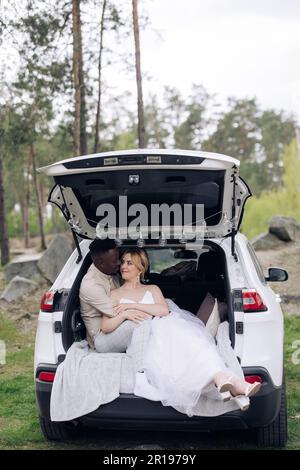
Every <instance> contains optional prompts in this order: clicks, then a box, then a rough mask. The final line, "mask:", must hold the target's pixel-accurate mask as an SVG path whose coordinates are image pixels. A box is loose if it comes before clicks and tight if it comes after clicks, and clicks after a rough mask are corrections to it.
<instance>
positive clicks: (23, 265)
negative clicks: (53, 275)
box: [3, 254, 41, 282]
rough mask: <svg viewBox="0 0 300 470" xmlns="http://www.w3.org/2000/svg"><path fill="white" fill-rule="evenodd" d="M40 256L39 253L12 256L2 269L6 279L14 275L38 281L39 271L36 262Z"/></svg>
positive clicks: (8, 279)
mask: <svg viewBox="0 0 300 470" xmlns="http://www.w3.org/2000/svg"><path fill="white" fill-rule="evenodd" d="M40 258H41V254H35V255H33V254H29V255H21V256H17V257H16V258H14V259H13V260H12V261H11V262H10V263H8V264H7V265H6V266H5V267H4V269H3V272H4V276H5V279H6V281H7V282H9V281H11V280H12V279H13V278H14V277H15V276H21V277H25V278H27V279H34V280H36V281H39V280H40V279H41V273H40V271H39V269H38V266H37V264H38V261H39V259H40Z"/></svg>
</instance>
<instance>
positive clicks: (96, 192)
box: [55, 168, 225, 226]
mask: <svg viewBox="0 0 300 470" xmlns="http://www.w3.org/2000/svg"><path fill="white" fill-rule="evenodd" d="M132 176H136V177H137V178H136V180H138V183H137V184H131V183H130V177H132ZM224 176H225V171H223V170H216V171H209V170H201V171H197V170H172V171H171V170H163V169H160V170H159V169H157V170H139V169H137V168H135V169H132V170H123V171H120V170H119V171H110V172H97V173H87V174H78V175H67V176H57V177H56V178H55V179H56V182H57V183H58V184H60V185H61V186H65V187H66V186H67V187H70V188H72V189H73V192H74V194H75V195H76V197H77V199H78V202H79V203H80V205H81V207H82V209H83V212H84V214H85V216H86V218H87V219H88V221H89V223H90V224H91V225H92V224H93V223H94V224H95V225H96V224H97V222H98V220H99V218H97V216H96V211H97V208H98V206H99V205H100V204H103V203H106V204H107V203H109V204H112V205H113V206H114V207H115V209H116V213H117V220H118V207H119V199H118V198H119V196H127V204H128V206H129V205H132V204H134V203H140V204H144V205H145V206H146V207H147V209H148V213H149V214H150V213H151V204H163V203H166V204H168V205H169V206H171V205H172V204H175V203H179V204H180V205H181V206H183V205H184V204H192V205H193V208H195V206H196V204H203V205H204V217H205V220H206V223H207V225H210V226H213V225H217V224H218V223H219V221H220V218H221V215H222V214H221V211H222V205H223V188H224ZM135 217H136V216H135ZM132 219H134V217H132ZM195 222H196V209H195V210H193V223H195ZM128 223H130V218H129V217H128Z"/></svg>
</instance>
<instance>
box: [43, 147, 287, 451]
mask: <svg viewBox="0 0 300 470" xmlns="http://www.w3.org/2000/svg"><path fill="white" fill-rule="evenodd" d="M40 171H42V172H44V173H45V174H47V175H49V176H53V178H54V180H55V186H54V188H53V189H52V191H51V193H50V196H49V201H50V202H52V203H53V204H56V205H57V206H58V207H59V208H60V210H61V211H62V213H63V215H64V217H65V218H66V220H67V221H68V223H69V225H70V227H71V230H72V233H73V235H74V239H75V242H76V250H75V251H74V252H73V254H72V255H71V257H70V258H69V260H68V261H67V263H66V264H65V266H64V268H63V270H62V271H61V273H60V274H59V276H58V277H57V279H56V281H55V282H54V284H53V286H52V287H51V288H50V290H49V291H48V292H46V293H45V294H44V296H43V298H42V301H41V310H40V313H39V322H38V329H37V335H36V345H35V361H34V362H35V364H34V368H35V383H36V396H37V403H38V408H39V415H40V423H41V428H42V431H43V433H44V435H45V437H46V438H48V439H51V440H63V439H67V438H69V437H71V436H72V435H73V433H74V432H75V431H76V430H77V429H78V428H79V426H78V424H85V425H91V426H99V427H101V428H102V429H103V427H105V428H112V429H113V428H117V429H120V428H121V427H123V428H125V429H147V430H149V429H151V428H153V429H155V428H156V429H160V430H161V429H171V430H176V429H177V430H195V431H208V430H220V429H222V430H226V429H254V430H255V431H256V434H257V439H258V443H259V444H260V445H265V446H284V445H285V444H286V440H287V412H286V393H285V383H284V371H283V369H284V367H283V340H284V326H283V315H282V311H281V308H280V304H279V302H278V298H277V297H276V295H275V294H274V292H273V291H272V290H271V288H270V287H269V286H268V284H267V281H284V280H286V279H287V273H286V271H284V270H282V269H279V268H270V269H269V275H268V277H267V278H265V277H264V274H263V272H262V270H261V268H260V265H259V262H258V260H257V258H256V255H255V253H254V251H253V248H252V246H251V244H250V243H249V241H248V240H247V239H246V237H245V236H244V235H242V234H241V233H239V227H240V224H241V220H242V215H243V209H244V204H245V202H246V199H247V198H248V197H249V196H251V192H250V190H249V188H248V186H247V185H246V183H245V182H244V181H243V180H242V179H241V178H240V177H239V161H238V160H236V159H234V158H231V157H228V156H224V155H219V154H213V153H205V152H192V151H182V150H154V149H153V150H149V149H147V150H133V151H122V152H110V153H102V154H95V155H88V156H84V157H76V158H72V159H68V160H64V161H61V162H58V163H54V164H53V165H50V166H47V167H44V168H42V169H41V170H40ZM122 195H123V196H124V195H126V196H127V198H128V201H129V203H130V204H134V203H135V202H138V203H143V204H144V205H145V206H146V207H150V205H151V204H163V203H166V204H168V205H169V206H170V205H172V204H174V203H179V204H180V205H183V204H202V205H203V206H204V218H205V221H206V226H205V228H204V233H203V243H202V244H199V243H196V240H194V241H193V240H192V239H191V240H188V242H187V240H185V239H184V237H183V238H181V239H176V238H174V237H171V236H170V237H169V238H166V237H165V235H164V233H165V229H166V227H162V226H158V227H157V236H153V235H151V237H150V236H148V235H149V234H150V228H149V226H147V224H145V225H144V226H141V227H140V236H139V238H138V240H132V238H131V237H129V236H128V239H125V240H124V239H123V238H124V237H122V240H123V245H128V244H129V245H130V244H131V245H136V244H138V245H139V246H145V248H146V249H147V252H148V254H149V257H150V269H149V272H148V273H147V281H146V282H150V283H152V284H153V283H154V284H157V285H158V286H159V287H160V288H161V290H162V292H163V294H164V296H165V297H167V298H171V299H173V300H174V301H175V302H176V304H178V305H179V306H180V307H182V308H185V309H187V310H190V311H191V312H196V311H197V308H198V307H199V304H200V303H201V301H202V300H203V299H204V297H205V295H206V294H207V292H210V293H212V294H213V295H214V296H215V297H217V298H218V299H220V300H222V301H224V302H226V304H227V316H226V320H227V321H228V322H229V325H230V339H231V343H232V347H233V348H234V351H235V354H236V356H237V357H238V359H239V361H240V363H241V366H242V368H243V371H244V375H245V377H246V380H247V381H248V382H253V381H255V380H259V381H260V382H262V387H261V390H260V392H259V393H258V394H257V395H256V396H254V397H253V398H251V406H250V408H249V409H248V410H247V411H246V412H242V411H240V410H239V411H233V412H230V413H226V414H223V415H221V416H218V417H211V418H207V417H196V416H195V417H192V418H188V417H187V416H186V415H184V414H181V413H179V412H177V411H175V410H174V409H173V408H171V407H164V406H163V405H162V404H160V403H159V402H154V401H150V400H146V399H144V398H140V397H137V396H135V395H130V394H121V395H120V396H119V398H117V399H116V400H114V401H113V402H111V403H108V404H106V405H103V406H101V407H100V408H99V409H97V410H96V411H94V412H92V413H89V414H88V415H85V416H82V417H80V418H79V419H77V420H75V421H71V422H66V423H60V422H52V421H51V420H50V413H49V411H50V394H51V388H52V382H53V380H54V376H55V371H56V368H57V366H58V364H59V363H60V362H61V361H63V360H64V358H65V355H66V352H67V350H68V348H69V347H70V346H71V344H72V343H73V342H74V341H77V340H81V339H83V338H84V337H85V328H84V324H83V322H82V320H81V317H80V308H79V298H78V291H79V287H80V283H81V280H82V278H83V276H84V275H85V273H86V272H87V269H88V268H89V266H90V264H91V258H90V255H89V249H88V248H89V243H90V240H92V239H94V238H95V237H96V231H97V227H98V222H99V220H100V219H99V216H97V215H96V214H97V207H99V204H102V203H106V204H112V205H113V206H114V207H115V208H116V212H117V215H118V216H121V215H122V214H120V213H118V211H119V212H120V209H119V207H118V201H119V197H120V196H122ZM123 215H124V214H123ZM118 218H120V217H117V219H118ZM121 218H122V217H121ZM129 222H130V220H128V221H127V224H129ZM174 225H175V222H173V223H172V221H171V219H170V227H169V228H171V229H172V226H173V229H174ZM114 228H115V229H117V231H118V234H119V235H120V233H121V231H122V230H124V228H126V227H124V225H123V226H121V223H120V222H119V220H116V226H115V227H114ZM120 238H121V237H120ZM79 239H82V240H81V241H80V243H79ZM178 259H179V260H183V259H185V260H188V259H192V260H195V261H196V263H195V266H196V269H195V272H194V275H193V276H191V277H188V278H187V279H185V280H182V278H181V277H180V276H178V275H176V274H173V275H170V276H165V275H162V274H161V271H162V269H164V268H166V267H168V266H172V265H174V264H176V262H178Z"/></svg>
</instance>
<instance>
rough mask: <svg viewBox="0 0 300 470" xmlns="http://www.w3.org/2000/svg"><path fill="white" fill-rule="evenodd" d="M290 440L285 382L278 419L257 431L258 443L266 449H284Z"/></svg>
mask: <svg viewBox="0 0 300 470" xmlns="http://www.w3.org/2000/svg"><path fill="white" fill-rule="evenodd" d="M287 439H288V427H287V403H286V387H285V381H284V382H283V384H282V389H281V404H280V411H279V413H278V415H277V418H276V419H275V420H274V421H273V422H272V423H271V424H269V425H268V426H265V427H262V428H259V429H258V431H257V443H258V445H259V446H264V447H284V446H285V445H286V443H287Z"/></svg>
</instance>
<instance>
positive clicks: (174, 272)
mask: <svg viewBox="0 0 300 470" xmlns="http://www.w3.org/2000/svg"><path fill="white" fill-rule="evenodd" d="M145 248H146V251H147V253H148V256H149V262H150V266H149V269H148V272H147V273H146V275H145V281H144V283H145V284H156V285H157V286H159V287H160V289H161V291H162V293H163V295H164V297H165V298H169V299H172V300H173V301H174V302H175V303H176V304H177V305H178V306H179V307H180V308H183V309H185V310H189V311H190V312H192V313H194V314H196V313H197V311H198V309H199V307H200V305H201V303H202V302H203V300H204V298H205V296H206V294H207V293H208V292H209V293H210V294H212V295H213V297H215V298H217V299H218V300H219V301H222V302H225V303H226V305H227V313H226V316H225V317H224V318H223V320H222V321H225V320H227V321H229V324H230V339H231V343H232V346H233V347H234V321H233V311H232V301H231V292H230V286H229V282H228V274H227V265H226V259H225V254H224V251H223V250H222V249H221V248H220V247H219V246H218V245H216V244H214V243H213V242H206V243H205V245H203V246H202V247H201V250H197V249H195V250H194V249H193V250H185V248H184V247H183V246H182V245H178V246H176V247H174V246H172V247H171V248H170V247H168V246H166V247H163V248H161V247H153V246H145ZM174 255H175V256H174ZM91 263H92V260H91V257H90V255H87V256H86V257H85V259H84V261H83V263H82V266H81V268H80V270H79V273H78V275H77V277H76V279H75V282H74V284H73V286H72V289H71V290H70V292H69V294H68V297H67V300H66V304H65V308H64V314H63V320H62V340H63V346H64V348H65V350H66V351H67V350H68V349H69V347H70V346H71V344H72V343H73V342H74V341H76V340H77V341H78V340H81V339H84V338H85V328H84V324H83V321H82V319H81V316H80V303H79V288H80V284H81V281H82V278H83V276H84V275H85V274H86V272H87V270H88V268H89V266H90V265H91ZM179 263H180V264H179Z"/></svg>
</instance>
